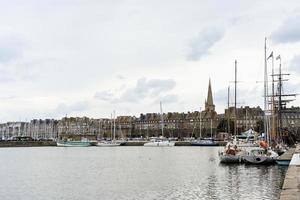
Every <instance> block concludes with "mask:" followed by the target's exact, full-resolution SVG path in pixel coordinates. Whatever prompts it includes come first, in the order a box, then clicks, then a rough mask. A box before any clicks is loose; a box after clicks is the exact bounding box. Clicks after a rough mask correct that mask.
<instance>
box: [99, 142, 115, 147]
mask: <svg viewBox="0 0 300 200" xmlns="http://www.w3.org/2000/svg"><path fill="white" fill-rule="evenodd" d="M120 145H121V143H117V142H98V143H97V146H98V147H117V146H120Z"/></svg>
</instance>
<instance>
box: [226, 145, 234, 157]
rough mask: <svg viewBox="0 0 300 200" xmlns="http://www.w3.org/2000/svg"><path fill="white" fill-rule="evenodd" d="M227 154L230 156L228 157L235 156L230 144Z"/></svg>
mask: <svg viewBox="0 0 300 200" xmlns="http://www.w3.org/2000/svg"><path fill="white" fill-rule="evenodd" d="M225 153H226V154H228V155H233V156H234V155H235V149H232V148H231V146H230V144H229V145H228V146H227V150H226V152H225Z"/></svg>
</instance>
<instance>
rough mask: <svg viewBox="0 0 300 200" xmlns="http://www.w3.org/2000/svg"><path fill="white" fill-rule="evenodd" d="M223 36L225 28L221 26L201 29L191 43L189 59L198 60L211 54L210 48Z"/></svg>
mask: <svg viewBox="0 0 300 200" xmlns="http://www.w3.org/2000/svg"><path fill="white" fill-rule="evenodd" d="M223 36H224V30H222V29H219V28H208V29H205V30H203V31H201V32H200V33H199V34H198V36H197V37H195V38H193V39H192V40H191V41H190V43H189V52H188V55H187V58H188V60H192V61H197V60H199V59H200V58H202V57H203V56H205V55H207V54H209V49H210V48H211V47H213V46H214V45H215V44H216V43H217V42H218V41H219V40H221V39H222V37H223Z"/></svg>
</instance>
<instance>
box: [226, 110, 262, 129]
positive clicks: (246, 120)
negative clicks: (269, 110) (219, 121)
mask: <svg viewBox="0 0 300 200" xmlns="http://www.w3.org/2000/svg"><path fill="white" fill-rule="evenodd" d="M236 115H237V117H236V122H237V133H241V132H243V131H246V130H248V129H250V128H251V129H257V128H258V127H257V126H258V125H259V122H260V121H263V119H264V111H263V110H262V109H261V108H260V107H259V106H257V107H253V108H251V107H249V106H245V107H243V106H242V107H240V108H237V109H236ZM224 117H225V118H226V119H228V118H229V119H230V120H232V121H234V120H235V112H234V107H229V109H225V114H224Z"/></svg>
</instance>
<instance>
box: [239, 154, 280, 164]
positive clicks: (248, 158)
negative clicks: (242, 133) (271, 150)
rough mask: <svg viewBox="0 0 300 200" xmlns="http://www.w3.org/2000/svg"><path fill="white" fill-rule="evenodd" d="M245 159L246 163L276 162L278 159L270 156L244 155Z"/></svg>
mask: <svg viewBox="0 0 300 200" xmlns="http://www.w3.org/2000/svg"><path fill="white" fill-rule="evenodd" d="M243 161H244V162H245V163H246V164H275V162H276V159H275V158H274V157H268V156H253V155H248V156H243Z"/></svg>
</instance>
